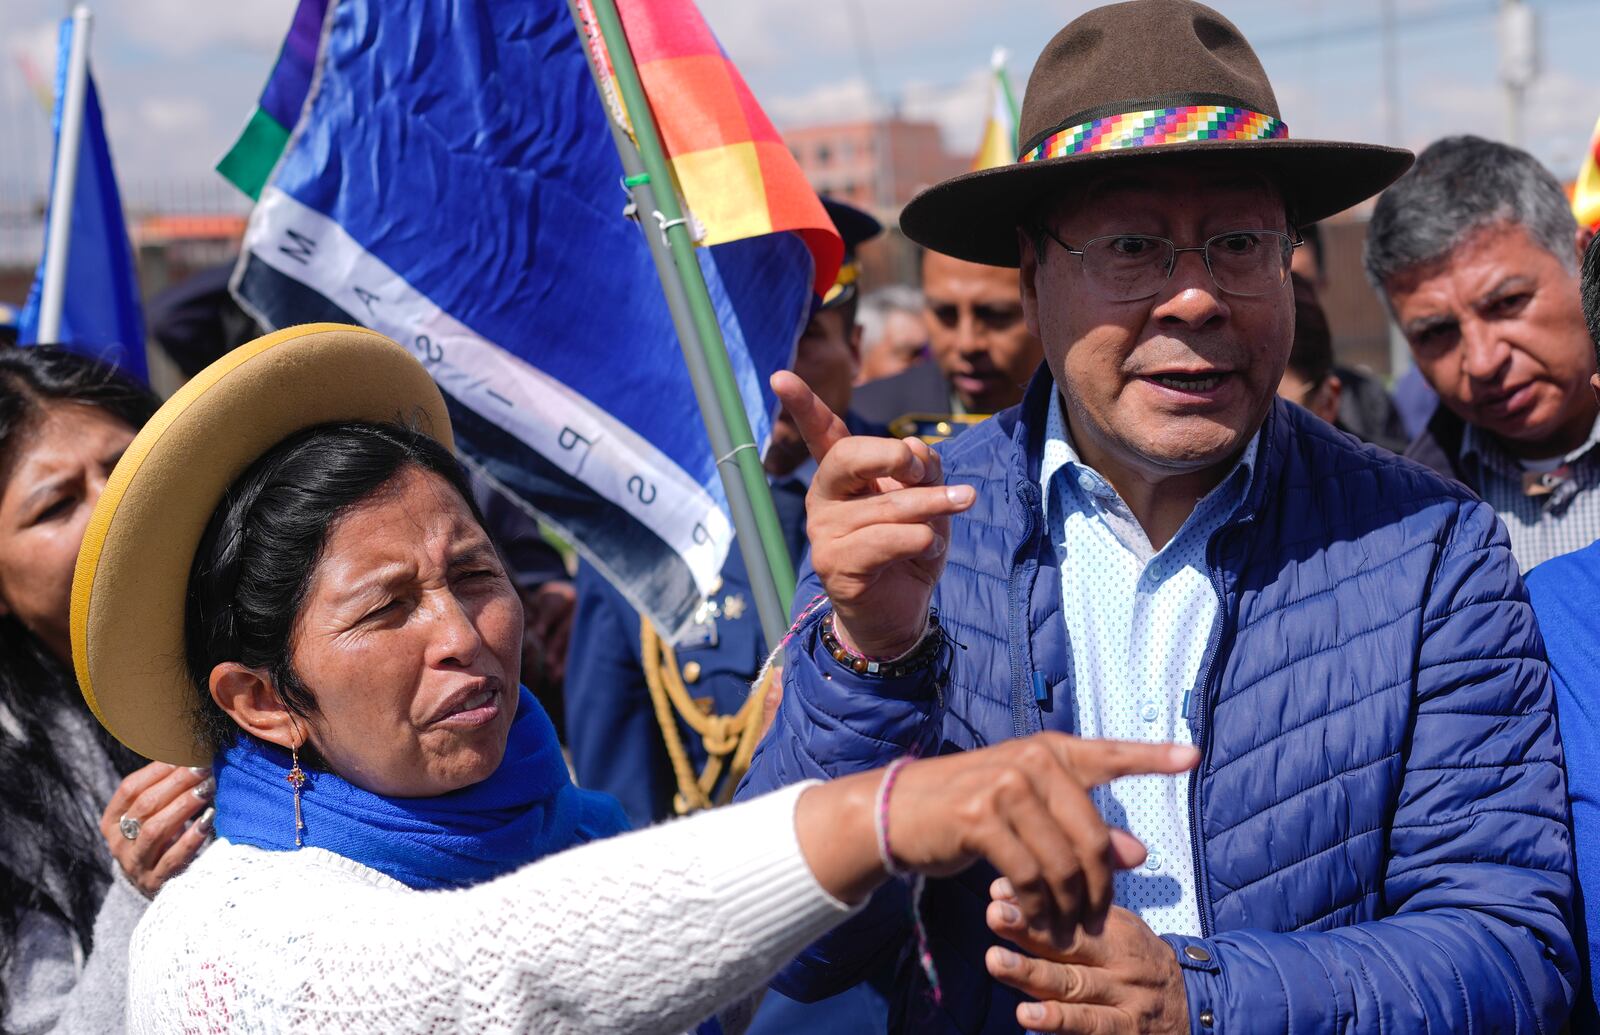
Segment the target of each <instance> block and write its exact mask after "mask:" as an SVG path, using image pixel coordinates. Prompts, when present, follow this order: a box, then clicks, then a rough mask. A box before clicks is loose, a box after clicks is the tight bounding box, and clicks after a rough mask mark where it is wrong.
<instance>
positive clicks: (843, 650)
mask: <svg viewBox="0 0 1600 1035" xmlns="http://www.w3.org/2000/svg"><path fill="white" fill-rule="evenodd" d="M837 617H838V616H837V614H832V615H829V616H828V618H827V620H826V621H824V622H823V623H822V624H821V625H820V626H819V630H820V633H821V636H822V646H823V647H825V648H826V649H827V651H828V653H829V654H831V655H833V660H834V661H837V662H838V663H839V664H841V665H843V666H845V667H846V668H848V669H850V670H851V671H852V672H854V673H856V674H857V675H861V676H870V677H872V678H874V679H898V678H900V677H901V676H905V675H910V674H911V673H913V672H916V671H919V670H921V669H924V668H927V667H928V666H929V665H931V664H933V663H934V662H935V661H936V660H938V658H939V655H940V654H941V653H943V651H944V641H945V634H944V630H943V629H941V628H940V627H939V611H938V609H937V608H934V609H932V610H930V611H929V612H928V622H927V625H926V626H925V627H924V632H923V634H922V638H921V639H919V640H918V641H917V644H916V646H914V647H912V648H911V649H910V650H909V651H907V652H906V653H904V654H902V655H900V656H899V657H898V658H889V659H882V658H869V657H867V656H866V655H865V654H858V653H856V652H855V651H853V650H851V649H850V648H849V647H846V646H845V645H844V643H843V642H842V641H840V639H839V633H838V630H836V629H835V628H834V625H833V623H834V621H835V620H836V619H837Z"/></svg>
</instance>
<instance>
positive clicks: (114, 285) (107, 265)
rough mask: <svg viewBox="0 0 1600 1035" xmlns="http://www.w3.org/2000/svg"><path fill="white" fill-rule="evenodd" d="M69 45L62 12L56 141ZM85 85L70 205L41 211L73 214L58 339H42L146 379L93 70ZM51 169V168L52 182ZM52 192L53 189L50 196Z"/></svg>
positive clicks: (35, 296) (134, 284)
mask: <svg viewBox="0 0 1600 1035" xmlns="http://www.w3.org/2000/svg"><path fill="white" fill-rule="evenodd" d="M71 50H72V19H71V18H65V19H63V20H62V22H61V36H60V40H59V44H58V47H57V58H56V107H55V116H54V118H53V119H52V125H53V127H54V137H55V139H56V142H57V144H58V148H59V143H60V139H61V109H62V105H63V103H64V101H65V98H66V96H67V55H68V54H69V53H71ZM85 87H86V90H87V93H86V96H85V98H84V102H83V141H82V143H81V145H80V146H79V151H78V183H77V188H76V190H75V192H74V194H73V198H72V211H71V212H70V213H57V212H54V211H50V212H48V213H47V214H46V216H45V225H46V226H49V225H50V224H51V223H52V222H53V221H54V220H56V219H57V218H70V219H71V220H72V234H71V242H70V244H69V245H68V251H67V278H66V292H65V294H64V296H63V297H64V304H63V306H62V310H61V334H60V341H59V342H49V343H47V344H62V345H69V346H71V347H72V348H74V349H76V350H77V351H80V352H84V353H87V354H89V355H92V356H95V357H97V358H100V359H104V360H106V361H107V362H110V363H114V364H115V365H116V366H118V367H120V368H121V369H122V371H123V372H124V373H126V374H128V375H129V376H130V377H133V378H136V379H138V380H139V381H144V382H148V381H149V380H150V375H149V371H148V369H147V368H146V364H145V354H144V315H143V313H142V312H141V311H140V307H139V284H138V278H137V277H136V276H135V273H134V265H133V248H132V246H131V245H130V244H129V243H128V228H127V226H126V225H125V224H124V223H123V221H122V196H121V195H120V194H119V193H118V192H117V177H116V173H115V172H114V171H113V169H112V167H111V148H110V146H109V145H107V143H106V130H105V124H104V122H103V121H102V120H101V118H100V97H99V94H98V93H97V92H96V91H95V88H94V76H92V75H91V76H89V81H88V82H87V83H86V84H85ZM57 153H59V150H58V151H57ZM55 176H56V173H55V171H52V172H51V184H52V188H53V187H54V183H55ZM54 196H55V195H54V190H53V189H52V192H51V197H54ZM47 237H48V235H47ZM48 247H49V245H48V243H47V244H46V248H47V249H48ZM48 261H49V255H48V254H46V255H44V256H43V257H42V258H41V259H40V260H39V270H38V272H37V273H36V274H35V275H34V278H33V287H32V288H31V289H30V290H29V291H28V301H27V304H26V305H25V306H24V307H23V310H22V316H21V318H20V319H19V320H18V323H17V330H18V340H19V341H21V342H22V343H23V344H25V345H32V344H37V343H38V342H39V302H40V296H41V295H42V294H43V292H44V271H45V266H46V264H47V263H48Z"/></svg>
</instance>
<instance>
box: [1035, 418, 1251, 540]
mask: <svg viewBox="0 0 1600 1035" xmlns="http://www.w3.org/2000/svg"><path fill="white" fill-rule="evenodd" d="M1260 450H1261V430H1260V429H1259V428H1258V429H1257V430H1256V433H1255V434H1254V435H1252V436H1250V444H1249V445H1248V446H1246V447H1245V449H1244V452H1243V453H1242V454H1240V456H1239V459H1238V462H1236V463H1235V464H1234V465H1233V468H1232V469H1231V470H1229V471H1228V474H1227V475H1226V477H1224V478H1223V479H1222V481H1221V482H1219V483H1218V484H1217V487H1216V488H1214V489H1212V490H1211V492H1209V493H1207V494H1206V496H1205V497H1204V498H1203V499H1202V500H1201V501H1200V502H1199V503H1198V504H1196V505H1195V509H1196V510H1198V509H1199V508H1200V507H1201V506H1208V505H1210V504H1211V502H1212V501H1213V500H1214V499H1220V498H1221V497H1223V496H1224V495H1227V496H1231V497H1232V498H1233V501H1234V502H1235V503H1236V504H1237V503H1239V502H1242V501H1243V500H1244V498H1245V495H1246V492H1247V489H1248V487H1249V485H1250V480H1251V479H1252V478H1253V477H1254V476H1255V468H1256V455H1257V453H1259V452H1260ZM1063 469H1066V470H1068V471H1070V472H1072V473H1074V474H1077V475H1078V476H1079V477H1078V478H1074V479H1069V480H1070V481H1072V482H1073V483H1074V484H1075V485H1077V486H1078V487H1079V488H1081V489H1082V490H1083V491H1084V492H1085V493H1086V494H1087V495H1089V496H1092V497H1099V498H1100V499H1102V500H1106V501H1110V500H1117V499H1118V496H1117V490H1116V489H1114V488H1112V486H1111V483H1110V482H1108V481H1106V479H1105V477H1104V476H1102V475H1101V474H1100V472H1099V471H1096V470H1095V469H1094V468H1092V467H1090V466H1089V465H1088V464H1085V463H1084V462H1083V460H1082V459H1081V458H1080V457H1079V456H1078V451H1077V449H1075V448H1074V447H1073V445H1072V433H1071V430H1070V429H1069V428H1068V427H1067V419H1066V413H1065V411H1064V410H1063V409H1062V406H1061V391H1060V389H1056V390H1054V391H1052V392H1051V393H1050V410H1049V414H1048V415H1047V416H1046V418H1045V429H1044V458H1043V460H1042V461H1041V462H1040V465H1039V487H1040V489H1041V490H1042V491H1041V493H1040V498H1041V499H1042V500H1043V501H1044V516H1045V522H1046V524H1047V525H1048V524H1049V523H1050V522H1051V520H1052V518H1051V514H1050V501H1051V492H1050V483H1051V481H1052V480H1053V479H1054V478H1055V476H1056V474H1057V473H1058V472H1060V471H1062V470H1063ZM1085 476H1086V477H1085Z"/></svg>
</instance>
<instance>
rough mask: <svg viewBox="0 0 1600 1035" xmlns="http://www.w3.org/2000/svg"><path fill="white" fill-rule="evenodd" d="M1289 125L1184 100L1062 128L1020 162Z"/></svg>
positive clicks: (1272, 133) (1280, 134)
mask: <svg viewBox="0 0 1600 1035" xmlns="http://www.w3.org/2000/svg"><path fill="white" fill-rule="evenodd" d="M1288 136H1289V127H1288V126H1286V125H1285V124H1284V123H1283V120H1282V119H1275V118H1273V117H1272V116H1271V115H1263V114H1261V113H1260V112H1259V111H1250V110H1249V109H1247V108H1230V107H1227V106H1224V105H1218V104H1186V105H1182V106H1180V107H1176V108H1152V109H1150V110H1149V111H1130V112H1126V113H1124V114H1121V115H1107V116H1106V117H1105V118H1100V119H1094V120H1093V121H1090V122H1085V123H1083V124H1081V125H1077V126H1068V127H1067V128H1065V129H1058V130H1056V131H1055V132H1054V133H1051V134H1050V135H1049V136H1047V137H1045V138H1044V140H1042V141H1040V142H1039V145H1038V146H1037V147H1034V148H1032V149H1030V150H1028V151H1025V152H1023V154H1022V156H1021V157H1020V158H1018V159H1017V161H1018V162H1040V161H1044V160H1045V159H1047V158H1065V157H1067V156H1068V155H1081V154H1092V153H1094V152H1096V151H1115V150H1118V149H1120V148H1125V147H1154V146H1156V145H1157V144H1186V143H1191V142H1193V141H1198V140H1282V139H1285V138H1287V137H1288Z"/></svg>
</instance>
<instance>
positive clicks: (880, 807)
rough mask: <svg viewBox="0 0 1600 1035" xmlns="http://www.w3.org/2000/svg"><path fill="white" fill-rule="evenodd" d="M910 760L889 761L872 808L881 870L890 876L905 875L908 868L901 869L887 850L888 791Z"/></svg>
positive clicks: (891, 789)
mask: <svg viewBox="0 0 1600 1035" xmlns="http://www.w3.org/2000/svg"><path fill="white" fill-rule="evenodd" d="M910 762H911V758H910V756H909V755H908V756H905V757H903V758H897V759H895V760H894V761H893V762H890V763H889V765H888V767H887V768H885V769H884V771H883V779H882V780H879V781H878V800H877V803H876V804H875V805H874V807H873V809H872V826H873V829H874V831H875V832H876V833H877V835H878V860H879V861H880V862H882V863H883V870H884V872H885V873H887V874H888V875H889V876H891V877H905V876H908V875H909V874H910V872H911V871H910V870H904V869H901V868H900V866H899V865H898V864H897V863H896V862H895V861H894V853H892V852H891V851H889V793H890V792H891V791H893V790H894V781H895V779H896V778H897V777H899V775H900V770H902V769H904V768H905V767H906V766H907V765H908V764H909V763H910Z"/></svg>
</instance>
